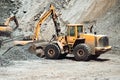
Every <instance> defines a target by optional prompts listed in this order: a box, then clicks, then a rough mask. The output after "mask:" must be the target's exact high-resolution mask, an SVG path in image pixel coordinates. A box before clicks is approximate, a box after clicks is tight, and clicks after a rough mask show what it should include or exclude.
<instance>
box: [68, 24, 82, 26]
mask: <svg viewBox="0 0 120 80" xmlns="http://www.w3.org/2000/svg"><path fill="white" fill-rule="evenodd" d="M67 26H83V24H67Z"/></svg>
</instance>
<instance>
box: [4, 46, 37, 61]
mask: <svg viewBox="0 0 120 80" xmlns="http://www.w3.org/2000/svg"><path fill="white" fill-rule="evenodd" d="M28 47H29V46H28V45H26V46H14V47H12V48H11V49H10V50H9V51H8V52H5V53H4V54H2V55H3V56H4V58H5V59H7V60H29V59H31V60H32V59H39V57H37V56H36V55H35V54H32V53H30V52H29V51H28Z"/></svg>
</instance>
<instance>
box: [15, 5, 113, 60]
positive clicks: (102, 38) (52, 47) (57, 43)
mask: <svg viewBox="0 0 120 80" xmlns="http://www.w3.org/2000/svg"><path fill="white" fill-rule="evenodd" d="M50 15H52V19H53V22H54V25H55V30H56V35H53V37H52V38H51V40H50V41H48V42H46V41H39V40H38V37H39V36H38V35H39V32H40V27H41V24H42V23H43V22H44V21H45V20H46V19H47V17H48V16H50ZM66 27H67V31H66V34H65V35H61V30H60V25H59V23H58V19H57V16H56V13H55V8H54V6H53V5H51V6H50V10H49V11H48V12H46V13H45V14H44V15H43V16H42V17H41V18H40V21H39V22H38V24H37V26H36V29H35V34H34V36H33V37H32V39H31V40H28V41H25V40H23V41H16V44H22V45H24V44H26V43H30V42H32V46H31V47H30V50H32V51H34V52H36V53H37V54H39V55H40V57H42V56H43V55H44V56H45V57H46V58H47V59H58V58H60V57H65V56H66V55H67V54H74V57H75V59H76V60H77V61H80V60H85V61H86V60H89V58H90V56H92V57H94V58H97V57H98V56H100V54H102V53H104V52H106V51H109V50H110V49H111V46H109V40H108V37H107V36H106V35H96V34H92V33H85V31H84V30H85V29H84V26H83V24H67V26H66Z"/></svg>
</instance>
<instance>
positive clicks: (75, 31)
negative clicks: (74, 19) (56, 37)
mask: <svg viewBox="0 0 120 80" xmlns="http://www.w3.org/2000/svg"><path fill="white" fill-rule="evenodd" d="M83 32H84V27H83V25H82V24H68V25H67V41H68V44H74V42H75V40H76V39H77V38H79V37H80V33H83Z"/></svg>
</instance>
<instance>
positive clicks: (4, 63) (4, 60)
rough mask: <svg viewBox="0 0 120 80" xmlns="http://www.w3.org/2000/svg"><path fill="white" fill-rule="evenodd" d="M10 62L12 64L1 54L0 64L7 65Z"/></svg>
mask: <svg viewBox="0 0 120 80" xmlns="http://www.w3.org/2000/svg"><path fill="white" fill-rule="evenodd" d="M12 64H13V63H12V62H10V61H9V60H6V59H5V58H4V57H3V56H0V66H9V65H12Z"/></svg>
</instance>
